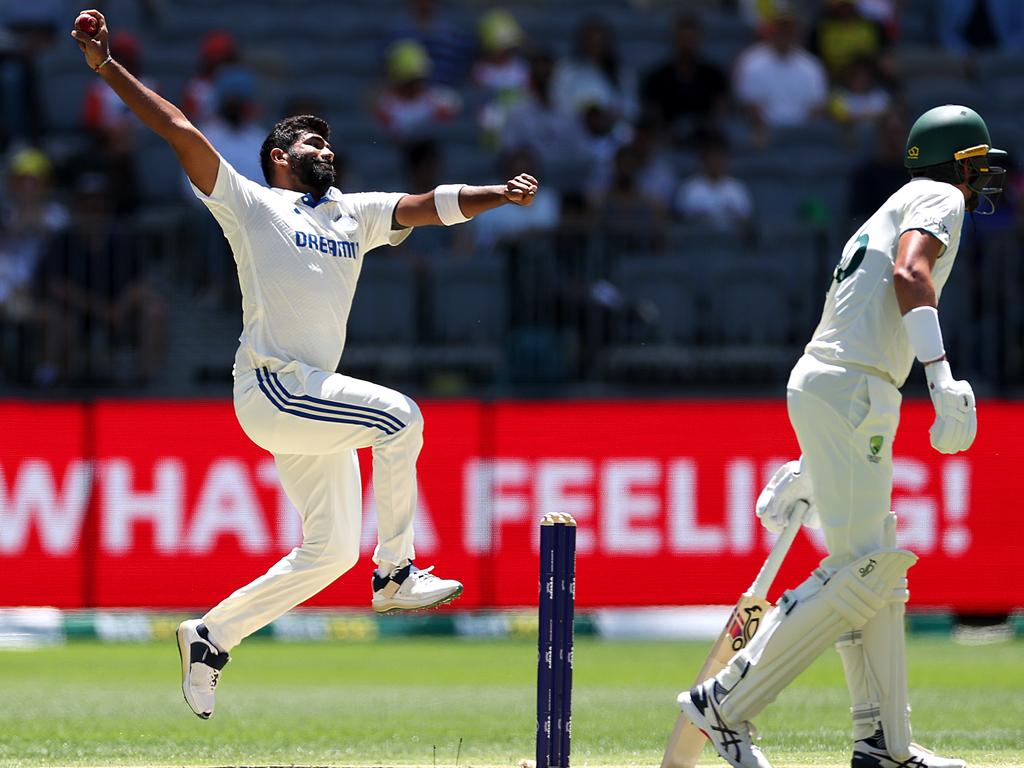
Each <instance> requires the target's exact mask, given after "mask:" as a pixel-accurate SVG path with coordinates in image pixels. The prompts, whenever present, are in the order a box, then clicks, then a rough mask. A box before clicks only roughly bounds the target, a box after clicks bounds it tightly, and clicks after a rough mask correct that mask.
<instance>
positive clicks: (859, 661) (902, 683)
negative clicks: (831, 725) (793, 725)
mask: <svg viewBox="0 0 1024 768" xmlns="http://www.w3.org/2000/svg"><path fill="white" fill-rule="evenodd" d="M885 541H886V544H889V545H890V546H894V545H895V541H896V515H893V514H890V515H889V517H888V518H887V519H886V521H885ZM909 599H910V591H909V589H908V588H907V580H906V578H902V579H899V580H898V581H897V582H896V584H895V585H894V587H893V589H892V592H891V593H890V597H889V602H888V604H887V605H886V606H885V607H883V608H882V609H881V610H880V611H879V612H878V613H877V614H875V616H874V617H872V618H871V619H870V620H869V621H868V622H867V623H866V624H865V625H864V627H863V628H862V629H859V630H853V631H851V632H847V633H844V634H843V635H841V636H840V637H839V640H838V641H837V642H836V650H838V651H839V657H840V658H841V659H842V661H843V670H844V671H845V673H846V685H847V687H848V688H849V690H850V701H851V705H852V706H851V707H850V712H851V714H852V715H853V738H854V739H863V738H867V737H870V736H871V735H872V734H874V732H875V731H876V730H877V728H878V727H879V726H881V727H882V731H883V732H884V733H885V745H886V748H887V749H888V752H889V754H890V755H892V756H893V757H894V758H897V759H899V760H909V759H910V756H911V752H910V744H911V741H912V736H911V729H910V696H909V692H908V690H907V660H906V639H905V637H904V619H905V614H906V604H907V601H908V600H909Z"/></svg>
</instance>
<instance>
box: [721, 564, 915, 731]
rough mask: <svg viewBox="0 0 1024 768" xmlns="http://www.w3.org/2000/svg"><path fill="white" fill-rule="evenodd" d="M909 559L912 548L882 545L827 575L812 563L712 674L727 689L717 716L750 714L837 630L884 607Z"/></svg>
mask: <svg viewBox="0 0 1024 768" xmlns="http://www.w3.org/2000/svg"><path fill="white" fill-rule="evenodd" d="M915 562H917V556H916V555H915V554H914V553H913V552H908V551H907V550H902V549H882V550H878V551H876V552H872V553H871V554H869V555H866V556H864V557H862V558H860V559H858V560H855V561H854V562H853V563H851V564H850V565H848V566H846V567H845V568H842V569H841V570H839V571H837V572H836V573H835V574H832V575H831V576H830V575H829V574H828V573H827V572H825V571H824V570H822V569H820V568H819V569H816V570H815V571H814V573H812V574H811V576H810V578H808V579H807V580H806V581H805V582H804V583H803V584H801V585H800V586H798V587H797V588H796V589H794V590H791V591H789V592H786V593H785V594H784V595H783V596H782V599H781V600H780V601H779V605H778V606H777V607H776V608H774V609H773V610H772V611H770V612H769V613H768V615H767V617H765V624H764V625H763V626H762V627H761V631H760V632H758V633H757V636H756V637H755V638H754V640H753V641H752V642H751V643H750V645H748V646H747V648H745V649H744V650H742V651H740V652H739V653H737V654H736V656H735V657H734V658H733V660H732V661H731V662H730V663H729V666H727V667H726V668H725V670H723V671H722V673H720V674H719V675H718V681H719V683H720V684H721V685H722V686H723V687H724V688H725V690H726V691H727V693H726V695H725V698H724V701H723V702H722V704H721V712H722V716H723V718H724V719H725V720H727V721H729V722H742V721H744V720H751V719H753V718H754V717H755V716H756V715H757V714H758V713H759V712H760V711H761V710H762V709H764V708H765V707H766V706H767V705H768V704H770V703H771V702H773V701H774V700H775V698H776V697H777V696H778V695H779V693H780V692H781V691H782V689H783V688H785V687H786V686H787V685H788V684H789V683H790V682H792V681H793V679H794V678H795V677H796V676H797V675H799V674H800V673H801V672H802V671H803V670H804V669H806V668H807V667H808V666H809V665H810V663H811V662H812V661H814V659H816V658H817V657H818V656H819V655H820V654H821V652H822V651H824V650H825V649H826V648H827V647H828V646H829V645H831V644H832V643H834V642H835V641H836V640H837V639H838V637H839V636H840V635H841V634H842V633H843V632H848V631H849V630H851V629H859V628H860V627H863V626H864V625H865V624H866V623H867V622H868V620H869V619H871V617H872V616H874V615H875V614H876V613H878V611H880V610H881V609H882V608H883V607H885V606H886V605H887V604H888V602H889V600H890V596H891V593H892V590H893V589H894V588H896V586H897V585H898V584H899V582H900V580H901V579H903V578H904V577H905V576H906V573H907V569H908V568H910V567H911V566H912V565H913V564H914V563H915Z"/></svg>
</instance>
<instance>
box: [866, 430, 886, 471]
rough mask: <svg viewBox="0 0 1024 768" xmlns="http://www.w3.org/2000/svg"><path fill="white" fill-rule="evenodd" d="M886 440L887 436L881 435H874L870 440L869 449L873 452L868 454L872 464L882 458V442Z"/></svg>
mask: <svg viewBox="0 0 1024 768" xmlns="http://www.w3.org/2000/svg"><path fill="white" fill-rule="evenodd" d="M884 442H885V438H884V437H882V436H881V435H872V436H871V437H870V439H869V440H868V449H869V450H870V451H871V453H869V454H868V461H870V462H871V463H872V464H877V463H878V462H880V461H881V460H882V457H881V456H880V455H879V454H881V453H882V444H883V443H884Z"/></svg>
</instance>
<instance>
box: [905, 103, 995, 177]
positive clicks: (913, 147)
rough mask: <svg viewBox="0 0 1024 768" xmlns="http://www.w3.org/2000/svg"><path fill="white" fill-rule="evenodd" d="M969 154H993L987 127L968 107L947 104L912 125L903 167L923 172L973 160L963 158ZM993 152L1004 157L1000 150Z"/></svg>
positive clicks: (925, 114) (930, 110)
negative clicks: (922, 170) (921, 169)
mask: <svg viewBox="0 0 1024 768" xmlns="http://www.w3.org/2000/svg"><path fill="white" fill-rule="evenodd" d="M981 147H984V148H985V149H984V151H982V150H981ZM971 150H974V153H976V154H977V155H987V154H990V153H991V152H992V139H991V137H990V136H989V134H988V126H987V125H985V121H984V120H982V119H981V115H979V114H978V113H977V112H975V111H974V110H973V109H971V108H970V107H961V106H958V105H956V104H946V105H945V106H942V107H935V108H934V109H929V110H928V111H927V112H925V113H924V114H923V115H921V116H920V117H919V118H917V120H916V121H915V122H914V125H913V126H912V127H911V129H910V134H909V135H908V136H907V153H906V155H905V156H904V158H903V164H904V165H905V166H906V167H907V168H910V169H914V168H926V167H927V166H929V165H940V164H941V163H950V162H952V161H953V160H954V159H956V160H962V159H964V158H966V157H971V156H974V154H973V153H972V154H970V155H969V154H964V153H967V152H970V151H971ZM995 151H996V152H998V153H1000V154H1001V155H1002V154H1004V153H1002V152H1001V150H995ZM958 155H959V157H958Z"/></svg>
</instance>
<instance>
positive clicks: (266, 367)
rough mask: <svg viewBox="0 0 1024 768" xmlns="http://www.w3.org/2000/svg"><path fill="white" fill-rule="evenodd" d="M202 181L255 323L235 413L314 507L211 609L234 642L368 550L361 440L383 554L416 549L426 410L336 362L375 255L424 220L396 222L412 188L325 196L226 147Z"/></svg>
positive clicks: (242, 353)
mask: <svg viewBox="0 0 1024 768" xmlns="http://www.w3.org/2000/svg"><path fill="white" fill-rule="evenodd" d="M193 189H194V190H195V194H196V196H197V197H198V198H199V199H200V200H202V202H203V203H204V204H205V205H206V206H207V207H208V208H209V209H210V211H211V212H212V213H213V215H214V217H215V218H216V219H217V221H218V222H219V223H220V225H221V228H222V229H223V230H224V235H225V237H226V238H227V240H228V242H229V243H230V244H231V250H232V253H233V254H234V257H235V262H236V264H237V267H238V280H239V284H240V286H241V290H242V323H243V329H242V335H241V338H240V340H239V341H240V344H239V348H238V353H237V355H236V356H235V371H234V375H235V386H234V404H235V413H236V415H237V416H238V421H239V424H241V426H242V429H244V430H245V433H246V434H247V435H248V436H249V437H250V438H251V439H252V440H253V442H255V443H256V444H257V445H259V446H260V447H262V448H265V449H266V450H268V451H270V452H271V453H272V454H274V460H275V464H276V466H277V471H278V476H279V478H280V480H281V484H282V486H283V487H284V490H285V492H286V493H287V494H288V498H289V499H290V500H291V502H292V503H293V504H294V505H295V508H296V509H297V510H298V512H299V515H300V516H301V517H302V545H301V546H299V547H296V548H295V549H294V550H292V552H291V553H290V554H289V555H288V556H287V557H285V558H284V559H282V560H281V561H279V562H278V563H277V564H276V565H274V566H273V567H272V568H271V569H270V570H269V571H268V572H267V573H266V574H264V575H263V576H260V577H259V578H258V579H256V580H255V581H253V582H252V583H250V584H247V585H246V586H244V587H242V588H241V589H239V590H237V591H236V592H234V593H233V594H232V595H230V596H229V597H228V598H226V599H225V600H223V601H222V602H221V603H220V604H219V605H217V606H216V607H214V608H213V609H211V610H210V611H209V612H208V613H207V614H206V616H204V617H203V621H204V623H205V624H206V626H207V628H208V629H209V631H210V635H211V637H212V638H213V640H214V642H215V643H216V644H217V645H218V646H219V647H221V648H222V649H223V650H230V649H231V648H232V647H233V646H234V645H236V644H237V643H238V642H240V641H241V640H242V638H244V637H246V636H247V635H249V634H251V633H252V632H255V631H256V630H257V629H259V628H260V627H262V626H265V625H266V624H268V623H269V622H271V621H273V620H274V619H276V618H277V617H278V616H280V615H281V614H283V613H285V612H286V611H288V610H289V609H291V608H292V607H294V606H295V605H297V604H299V603H301V602H302V601H304V600H306V599H308V598H309V597H311V596H312V595H314V594H316V593H317V592H319V591H320V590H321V589H323V588H324V587H325V586H327V585H328V584H329V583H330V582H332V581H334V580H335V579H336V578H337V577H338V576H340V575H341V574H342V573H344V572H345V571H347V570H348V569H349V568H351V567H352V566H353V565H354V564H355V563H356V561H357V560H358V558H359V539H360V528H361V525H362V494H361V483H360V477H359V465H358V461H357V459H356V453H355V452H356V450H357V449H359V448H365V447H372V449H373V485H374V492H375V495H376V498H377V528H378V537H377V541H378V543H377V549H376V551H375V553H374V560H375V561H376V562H378V563H380V564H381V565H382V567H390V566H393V565H397V564H400V563H402V562H403V561H404V560H406V559H409V560H411V559H412V558H413V557H414V556H415V553H414V551H413V516H414V512H415V508H416V459H417V457H418V456H419V452H420V448H421V447H422V444H423V419H422V415H421V414H420V410H419V408H418V407H417V406H416V403H414V402H413V401H412V400H410V399H409V398H408V397H406V396H405V395H403V394H401V393H400V392H396V391H394V390H391V389H388V388H386V387H382V386H379V385H377V384H373V383H371V382H368V381H361V380H359V379H355V378H352V377H350V376H343V375H341V374H338V373H335V369H336V368H337V366H338V362H339V360H340V358H341V354H342V351H343V349H344V346H345V324H346V322H347V321H348V314H349V310H350V309H351V306H352V298H353V296H354V294H355V289H356V283H357V281H358V280H359V273H360V270H361V267H362V263H363V258H364V257H365V255H366V254H367V253H368V252H369V251H371V250H372V249H374V248H376V247H378V246H381V245H384V244H391V245H396V244H398V243H399V242H401V241H402V240H403V239H405V237H407V236H408V234H409V232H410V230H408V229H406V230H400V231H392V229H391V222H392V218H393V215H394V210H395V206H396V205H397V204H398V201H399V200H400V199H401V198H402V195H401V194H384V193H379V192H370V193H361V194H353V195H343V194H341V193H340V192H339V191H338V190H337V189H335V188H333V187H332V188H331V189H330V190H329V191H328V192H327V194H326V195H325V196H324V197H323V198H322V199H320V200H318V201H317V200H313V198H312V197H310V196H309V195H303V194H301V193H299V192H294V191H289V190H284V189H268V188H266V187H263V186H261V185H259V184H257V183H256V182H254V181H250V180H249V179H246V178H244V177H243V176H241V175H239V174H238V173H237V172H236V171H235V170H234V169H233V168H232V167H231V165H230V164H228V163H227V162H225V161H224V160H223V158H222V159H221V163H220V169H219V172H218V174H217V182H216V184H215V186H214V189H213V192H212V194H210V195H209V196H207V195H204V194H202V192H200V191H199V190H198V189H195V188H194V187H193ZM381 311H387V309H386V308H381Z"/></svg>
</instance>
